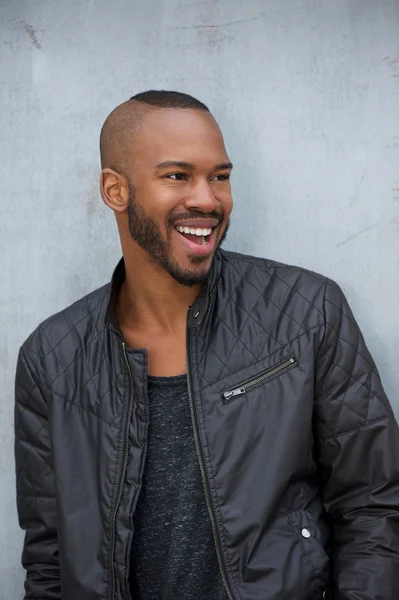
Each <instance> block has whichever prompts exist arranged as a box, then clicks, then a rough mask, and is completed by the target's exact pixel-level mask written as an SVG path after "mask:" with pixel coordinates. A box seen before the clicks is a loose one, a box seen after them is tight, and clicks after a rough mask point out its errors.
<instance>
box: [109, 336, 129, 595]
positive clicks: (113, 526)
mask: <svg viewBox="0 0 399 600" xmlns="http://www.w3.org/2000/svg"><path fill="white" fill-rule="evenodd" d="M122 348H123V356H124V358H125V362H126V366H127V370H128V373H129V379H130V390H131V392H130V397H129V406H128V412H127V421H126V428H125V439H124V452H123V460H122V471H121V477H120V480H119V488H118V494H117V497H116V504H115V510H114V513H113V515H112V524H111V569H112V588H111V600H114V598H115V588H116V585H115V584H116V574H115V566H114V562H115V541H116V515H117V513H118V509H119V506H120V503H121V499H122V493H123V482H124V480H125V473H126V467H127V461H128V457H129V428H130V421H131V420H132V412H133V377H132V372H131V369H130V365H129V361H128V359H127V354H126V344H125V342H122Z"/></svg>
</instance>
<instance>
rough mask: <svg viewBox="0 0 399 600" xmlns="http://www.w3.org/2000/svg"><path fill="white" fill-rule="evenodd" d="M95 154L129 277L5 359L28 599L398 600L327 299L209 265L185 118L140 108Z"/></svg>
mask: <svg viewBox="0 0 399 600" xmlns="http://www.w3.org/2000/svg"><path fill="white" fill-rule="evenodd" d="M100 150H101V160H102V174H101V194H102V198H103V200H104V202H105V204H106V205H107V206H108V207H109V208H111V210H113V211H114V214H115V216H116V221H117V225H118V229H119V234H120V239H121V245H122V252H123V260H122V261H121V262H120V263H119V265H118V266H117V267H116V270H115V272H114V275H113V279H112V282H111V285H110V286H108V285H107V286H105V287H103V288H101V289H99V290H96V291H95V292H93V293H92V294H89V295H88V296H86V297H85V298H83V299H82V300H79V301H78V302H76V303H75V304H73V305H72V306H71V307H69V308H67V309H66V310H64V311H62V312H60V313H59V314H57V315H55V316H53V317H51V318H50V319H48V320H47V321H45V322H44V323H43V324H42V325H40V326H39V327H38V329H37V330H36V331H35V332H34V333H33V334H32V335H31V336H30V337H29V338H28V340H27V341H26V342H25V343H24V344H23V346H22V348H21V351H20V355H19V361H18V369H17V377H16V460H17V493H18V511H19V519H20V524H21V527H22V528H23V529H24V530H25V531H26V536H25V544H24V550H23V565H24V567H25V569H26V571H27V576H26V583H25V588H26V596H25V598H27V599H33V598H36V599H39V598H40V599H41V600H44V599H52V600H54V599H59V598H62V599H63V600H94V599H99V598H102V599H104V600H105V599H106V600H122V599H127V598H133V599H134V600H136V599H140V600H172V599H174V600H175V599H181V600H191V599H192V600H194V599H195V600H205V599H207V600H222V599H223V600H226V599H230V600H232V599H234V600H272V599H273V600H293V599H295V600H315V599H318V598H320V599H321V598H333V599H334V600H394V599H395V598H398V593H399V460H398V459H399V432H398V427H397V424H396V422H395V419H394V416H393V414H392V410H391V407H390V405H389V402H388V400H387V398H386V396H385V394H384V391H383V388H382V385H381V382H380V379H379V376H378V373H377V370H376V367H375V365H374V363H373V361H372V358H371V357H370V354H369V352H368V350H367V348H366V346H365V343H364V341H363V338H362V335H361V333H360V331H359V329H358V327H357V325H356V322H355V320H354V318H353V316H352V314H351V311H350V309H349V307H348V305H347V303H346V300H345V298H344V296H343V294H342V292H341V291H340V289H339V287H338V286H337V285H336V284H335V283H333V282H332V281H330V280H328V279H327V278H325V277H322V276H320V275H317V274H315V273H312V272H309V271H306V270H303V269H301V268H298V267H289V266H286V265H282V264H279V263H276V262H272V261H268V260H265V259H261V258H254V257H250V256H242V255H239V254H234V253H230V252H224V251H222V250H220V248H219V246H220V244H221V242H222V240H223V238H224V236H225V234H226V232H227V228H228V223H229V217H230V213H231V209H232V197H231V189H230V172H231V168H232V165H231V163H230V159H229V157H228V155H227V152H226V149H225V146H224V142H223V137H222V134H221V132H220V129H219V127H218V125H217V123H216V122H215V120H214V118H213V117H212V115H211V114H210V112H209V111H208V109H207V107H206V106H205V105H203V104H202V103H201V102H199V101H198V100H196V99H194V98H192V97H191V96H188V95H185V94H181V93H178V92H166V91H149V92H144V93H142V94H138V95H137V96H135V97H133V98H132V99H130V100H129V101H127V102H125V103H124V104H122V105H121V106H119V107H117V108H116V109H115V110H114V111H113V112H112V113H111V115H110V116H109V117H108V118H107V120H106V121H105V124H104V126H103V129H102V132H101V139H100Z"/></svg>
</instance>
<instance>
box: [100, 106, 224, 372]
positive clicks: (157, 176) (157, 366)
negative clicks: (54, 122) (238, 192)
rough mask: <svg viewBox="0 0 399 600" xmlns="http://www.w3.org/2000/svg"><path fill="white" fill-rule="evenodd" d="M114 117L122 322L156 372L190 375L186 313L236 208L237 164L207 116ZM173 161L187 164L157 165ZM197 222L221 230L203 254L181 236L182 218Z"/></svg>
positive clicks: (172, 112) (151, 112)
mask: <svg viewBox="0 0 399 600" xmlns="http://www.w3.org/2000/svg"><path fill="white" fill-rule="evenodd" d="M126 105H127V106H126ZM135 105H136V106H135ZM137 105H139V106H137ZM118 113H119V114H118ZM129 114H131V121H129ZM113 116H114V117H116V119H115V123H114V126H115V127H114V128H112V127H111V128H110V129H109V131H108V132H107V131H106V134H107V145H106V146H107V154H106V156H105V157H104V160H103V165H105V166H104V168H103V171H102V173H101V194H102V198H103V200H104V202H105V203H106V204H107V206H108V207H109V208H111V209H112V210H113V211H114V214H115V217H116V221H117V225H118V230H119V235H120V240H121V245H122V252H123V256H124V259H125V265H126V280H125V283H124V285H123V286H122V289H121V292H120V296H119V301H118V309H117V314H118V319H119V323H120V326H121V328H122V332H123V334H124V337H125V339H126V341H127V342H128V344H129V346H132V347H145V348H147V350H148V353H149V371H150V373H151V374H156V375H164V376H168V375H174V374H177V373H182V372H184V370H185V329H186V317H187V308H188V306H189V305H190V304H192V302H193V301H194V299H195V297H196V296H197V294H198V293H199V291H200V289H201V286H202V284H203V282H204V281H205V280H206V277H207V275H208V273H209V270H210V267H211V264H212V259H213V256H214V252H215V251H216V248H217V246H218V245H219V244H220V241H221V240H222V237H223V235H224V233H225V231H226V227H227V225H228V219H229V217H230V213H231V210H232V196H231V188H230V181H229V174H230V170H231V168H230V167H229V166H228V165H229V163H230V159H229V157H228V155H227V152H226V149H225V146H224V141H223V136H222V134H221V132H220V129H219V127H218V125H217V123H216V121H215V120H214V118H213V117H212V115H211V114H210V113H208V112H206V111H202V110H195V109H180V108H172V109H170V108H168V109H166V108H157V107H147V106H146V105H141V104H140V103H136V102H130V103H125V105H122V108H121V107H118V109H116V112H115V111H114V115H113ZM120 116H122V117H123V118H122V125H120V121H119V119H118V118H117V117H120ZM111 117H112V114H111V116H110V117H109V118H108V119H109V120H107V121H108V126H109V125H110V123H111V125H113V123H112V120H113V119H112V118H111ZM106 124H107V122H106ZM104 127H105V126H104ZM121 131H122V134H121ZM103 133H104V128H103ZM113 136H114V137H113ZM102 138H103V141H104V139H105V136H104V135H103V134H102ZM165 162H169V163H170V162H180V163H186V166H183V165H182V164H181V165H180V166H177V165H172V164H168V165H164V166H159V165H160V164H162V163H165ZM110 164H111V165H112V166H113V168H110V167H109V166H106V165H110ZM198 219H201V222H203V223H204V224H203V225H202V226H203V227H205V226H206V225H205V223H213V225H215V224H217V226H216V227H215V230H214V233H213V234H212V236H211V237H212V243H211V244H209V246H210V247H209V249H208V250H209V251H207V253H206V254H205V255H203V256H199V255H197V254H196V252H195V250H194V251H193V249H192V248H190V247H189V245H187V244H186V243H185V242H184V240H183V239H182V236H181V235H180V233H178V232H177V231H176V229H175V223H176V222H177V221H178V222H179V224H183V225H185V224H188V225H189V224H190V222H191V223H194V222H195V220H197V221H198ZM207 219H209V221H208V220H207Z"/></svg>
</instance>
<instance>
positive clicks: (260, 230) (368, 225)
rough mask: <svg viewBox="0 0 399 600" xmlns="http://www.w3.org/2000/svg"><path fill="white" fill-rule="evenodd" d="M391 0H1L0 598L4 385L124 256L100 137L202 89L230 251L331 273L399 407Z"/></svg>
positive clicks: (8, 530) (395, 9)
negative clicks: (220, 169) (30, 347)
mask: <svg viewBox="0 0 399 600" xmlns="http://www.w3.org/2000/svg"><path fill="white" fill-rule="evenodd" d="M398 31H399V2H398V0H378V2H375V0H351V1H349V2H348V0H335V1H334V2H331V1H330V0H320V1H319V2H314V1H312V0H279V1H278V2H277V1H272V0H250V1H249V2H242V1H241V0H208V1H207V0H199V1H195V2H194V1H193V2H191V1H189V0H168V1H167V2H166V0H163V1H162V0H147V1H146V2H139V1H138V0H114V1H113V2H109V1H107V0H97V1H94V0H68V2H61V1H60V0H56V1H52V2H50V0H36V1H35V2H33V1H30V2H29V1H27V0H18V2H16V1H11V0H9V1H7V0H0V88H1V94H0V132H1V133H0V135H1V138H0V140H1V141H0V169H1V179H0V182H1V186H0V190H1V191H0V194H1V196H0V197H1V219H0V244H1V248H0V251H1V261H0V265H1V286H0V319H1V343H0V352H1V359H0V385H1V390H2V394H1V397H0V481H1V487H0V555H1V560H0V600H14V599H15V598H21V597H22V582H23V573H22V570H21V567H20V565H19V560H20V551H21V544H22V534H21V532H20V530H19V528H18V524H17V520H16V511H15V498H14V465H13V380H14V370H15V360H16V355H17V350H18V347H19V345H20V344H21V343H22V341H23V340H24V339H25V338H26V337H27V335H28V334H29V333H30V331H32V329H33V328H34V327H35V326H36V325H37V324H38V323H39V322H40V321H41V320H42V319H44V318H45V317H47V316H48V315H49V314H51V313H53V312H55V311H57V310H59V309H61V308H62V307H64V306H66V305H67V304H69V303H71V302H72V301H74V300H75V299H77V298H79V297H80V296H82V295H83V294H85V293H86V292H89V291H90V290H92V289H93V288H95V287H97V286H99V285H101V284H103V283H104V282H105V281H106V280H108V278H109V276H110V274H111V271H112V269H113V266H114V264H115V262H116V260H117V258H118V257H119V252H120V249H119V242H118V239H117V230H116V226H115V223H114V219H113V215H112V214H111V213H110V212H109V211H108V210H107V209H106V208H105V206H104V205H103V204H102V201H101V198H100V195H99V192H98V175H99V161H98V150H97V144H98V135H99V130H100V127H101V125H102V122H103V120H104V118H105V117H106V116H107V114H108V113H109V112H110V111H111V110H112V109H113V108H114V107H115V106H116V105H117V104H119V103H120V102H122V101H124V100H125V99H127V98H128V97H130V96H131V95H133V94H135V93H137V92H139V91H142V90H144V89H148V88H154V87H155V88H162V87H164V88H167V89H178V90H181V91H186V92H189V93H192V94H194V95H197V96H198V97H199V98H200V99H201V100H203V101H204V102H206V103H207V104H208V105H209V106H210V108H211V110H212V111H213V112H214V114H215V116H216V118H217V119H218V120H219V122H220V124H221V126H222V129H223V131H224V133H225V137H226V142H227V147H228V150H229V152H230V155H231V158H232V160H233V162H234V163H235V169H234V176H233V190H234V197H235V203H236V204H235V219H234V224H233V227H232V229H231V233H230V235H229V239H228V241H227V242H226V247H228V248H231V249H235V250H237V251H242V252H246V253H251V254H258V255H263V256H269V257H270V258H274V259H277V260H281V261H284V262H290V263H294V264H300V265H303V266H306V267H308V268H310V269H313V270H315V271H319V272H322V273H325V274H327V275H329V276H330V277H332V278H334V279H336V280H337V281H338V282H339V283H340V284H341V286H342V287H343V289H344V291H345V292H346V294H347V296H348V298H349V301H350V303H351V305H352V307H353V309H354V312H355V314H356V316H357V319H358V321H359V323H360V325H361V327H362V329H363V331H364V334H365V337H366V340H367V341H368V344H369V347H370V349H371V351H372V353H373V355H374V357H375V360H376V362H377V365H378V367H379V369H380V372H381V375H382V378H383V381H384V382H385V387H386V390H387V392H388V394H389V395H390V397H391V400H392V403H393V406H394V408H395V411H396V413H397V414H398V415H399V397H398V392H397V391H398V389H399V370H398V368H397V361H396V351H397V348H398V347H399V323H398V313H399V310H398V309H399V262H398V257H399V111H398V107H399V35H398Z"/></svg>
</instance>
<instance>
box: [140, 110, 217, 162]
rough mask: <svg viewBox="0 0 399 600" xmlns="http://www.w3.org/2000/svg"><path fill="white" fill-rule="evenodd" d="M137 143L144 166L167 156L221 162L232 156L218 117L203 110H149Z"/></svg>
mask: <svg viewBox="0 0 399 600" xmlns="http://www.w3.org/2000/svg"><path fill="white" fill-rule="evenodd" d="M138 137H139V139H138V140H137V142H138V143H135V144H134V148H133V154H134V162H135V163H136V164H140V165H141V167H143V166H144V164H146V165H147V166H153V167H154V166H155V165H157V164H159V163H161V162H164V161H167V160H180V161H185V162H191V163H193V164H194V165H195V164H197V163H204V161H206V162H209V163H212V162H216V163H219V162H221V161H224V160H228V156H227V152H226V149H225V146H224V140H223V135H222V133H221V131H220V128H219V126H218V124H217V123H216V121H215V119H214V117H213V116H212V115H211V114H210V113H208V112H206V111H202V110H193V109H178V108H173V109H158V110H153V111H150V112H149V113H147V115H146V116H145V117H144V119H143V121H142V124H141V127H140V133H139V136H138Z"/></svg>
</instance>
